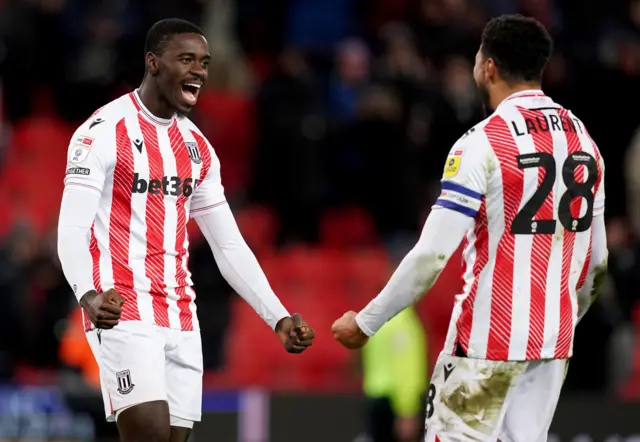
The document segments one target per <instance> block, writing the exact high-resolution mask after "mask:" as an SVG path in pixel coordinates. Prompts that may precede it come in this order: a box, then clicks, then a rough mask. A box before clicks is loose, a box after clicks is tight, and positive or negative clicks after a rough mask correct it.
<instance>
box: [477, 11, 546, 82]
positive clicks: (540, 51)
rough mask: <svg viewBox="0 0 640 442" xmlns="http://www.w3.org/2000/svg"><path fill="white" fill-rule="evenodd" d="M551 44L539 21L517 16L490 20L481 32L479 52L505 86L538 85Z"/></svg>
mask: <svg viewBox="0 0 640 442" xmlns="http://www.w3.org/2000/svg"><path fill="white" fill-rule="evenodd" d="M552 50H553V41H552V39H551V36H550V35H549V33H548V32H547V30H546V29H545V28H544V26H543V25H542V23H540V22H539V21H537V20H535V19H533V18H529V17H524V16H522V15H519V14H507V15H501V16H500V17H496V18H493V19H491V20H490V21H489V22H488V23H487V25H486V26H485V28H484V31H483V32H482V52H483V55H484V56H485V57H486V58H492V59H493V61H494V62H495V63H496V65H497V67H498V70H499V72H500V76H501V77H502V78H503V79H504V80H505V81H508V82H514V81H526V82H534V81H535V82H540V81H541V79H542V73H543V71H544V69H545V67H546V66H547V62H548V61H549V57H550V56H551V51H552Z"/></svg>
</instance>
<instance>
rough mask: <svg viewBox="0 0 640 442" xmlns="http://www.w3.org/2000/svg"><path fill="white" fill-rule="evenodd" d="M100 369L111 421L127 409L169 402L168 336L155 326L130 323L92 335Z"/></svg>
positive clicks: (97, 331) (90, 334)
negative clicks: (157, 402) (139, 405)
mask: <svg viewBox="0 0 640 442" xmlns="http://www.w3.org/2000/svg"><path fill="white" fill-rule="evenodd" d="M87 337H88V338H89V342H90V343H91V347H92V350H93V352H94V355H95V356H96V360H97V361H98V365H99V366H100V379H101V384H102V390H103V396H104V401H105V410H106V414H107V419H108V420H110V421H114V420H115V413H116V411H118V410H121V409H123V408H127V407H131V406H133V405H136V404H141V403H144V402H152V401H166V400H167V393H166V388H165V387H166V382H165V356H164V346H165V342H166V340H165V336H164V334H163V331H162V329H160V328H159V327H157V326H155V325H151V324H143V323H140V322H133V321H126V322H121V323H120V324H118V326H116V327H114V328H113V329H110V330H95V331H91V332H88V336H87Z"/></svg>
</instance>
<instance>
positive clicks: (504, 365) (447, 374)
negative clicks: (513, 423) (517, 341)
mask: <svg viewBox="0 0 640 442" xmlns="http://www.w3.org/2000/svg"><path fill="white" fill-rule="evenodd" d="M525 368H526V363H518V362H507V361H487V360H481V359H471V358H460V357H455V356H450V355H446V354H441V355H440V357H439V358H438V361H437V363H436V366H435V368H434V372H433V375H432V381H431V385H430V386H429V390H428V392H427V410H426V411H427V414H426V416H427V421H426V426H427V432H426V437H425V440H426V441H429V442H433V441H440V442H467V441H469V442H471V441H480V442H484V441H489V440H491V441H495V439H496V438H497V436H498V434H499V431H500V427H501V424H502V420H503V418H504V415H505V411H506V404H505V402H506V401H507V397H508V394H509V391H510V389H511V388H512V386H513V385H515V384H516V383H517V382H518V379H519V377H520V376H521V375H522V373H523V372H524V371H525Z"/></svg>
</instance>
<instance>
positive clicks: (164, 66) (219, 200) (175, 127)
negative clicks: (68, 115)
mask: <svg viewBox="0 0 640 442" xmlns="http://www.w3.org/2000/svg"><path fill="white" fill-rule="evenodd" d="M145 53H146V56H145V62H146V72H145V76H144V80H143V81H142V85H141V86H140V88H139V89H137V90H135V91H134V92H131V93H130V94H127V95H124V96H122V97H120V98H118V99H116V100H115V101H112V102H111V103H109V104H107V105H106V106H104V107H103V108H101V109H99V110H98V111H96V112H95V113H94V115H93V116H92V117H91V118H90V119H89V120H88V121H87V122H85V123H84V124H83V125H81V126H80V127H79V128H78V130H77V131H76V132H75V134H74V135H73V138H72V140H71V143H70V147H69V153H68V159H67V171H66V177H65V190H64V194H63V197H62V206H61V209H60V219H59V228H58V253H59V257H60V261H61V263H62V268H63V270H64V273H65V276H66V278H67V280H68V282H69V284H70V285H71V287H72V288H73V290H74V292H75V294H76V296H77V298H78V301H79V303H80V305H81V306H82V308H83V314H84V318H85V328H86V332H87V333H86V335H87V339H88V341H89V343H90V345H91V348H92V350H93V353H94V355H95V357H96V360H97V362H98V364H99V366H100V376H101V381H102V393H103V397H104V404H105V410H106V416H107V419H108V420H109V421H117V425H118V429H119V432H120V436H121V441H123V442H143V441H144V442H185V441H186V440H187V439H188V437H189V434H190V432H191V428H192V426H193V423H194V422H197V421H199V420H200V415H201V403H202V371H203V362H202V348H201V341H200V332H199V327H198V318H197V315H196V306H195V303H194V298H195V293H194V291H193V288H192V281H191V277H190V273H189V271H188V269H187V258H188V239H187V233H186V232H187V229H186V224H187V220H188V219H189V217H193V218H195V220H196V221H197V224H198V226H199V227H200V229H201V230H202V233H203V235H204V237H205V238H206V240H207V241H208V243H209V245H210V246H211V249H212V251H213V254H214V257H215V259H216V262H217V264H218V266H219V267H220V271H221V272H222V274H223V276H224V277H225V278H226V280H227V281H228V282H229V284H230V285H231V286H232V287H233V288H234V289H235V290H236V291H237V292H238V293H239V294H240V295H241V296H242V297H243V298H244V299H245V300H246V301H247V302H248V303H249V304H250V305H251V306H252V307H253V308H254V309H255V310H256V312H257V313H258V315H260V317H262V319H264V321H265V322H266V323H267V324H268V325H269V326H270V327H271V329H272V330H275V332H276V334H277V336H278V337H279V338H280V339H281V341H282V343H283V344H284V347H285V349H286V351H288V352H290V353H300V352H302V351H303V350H305V348H307V347H308V346H309V345H311V342H312V340H313V338H314V332H313V330H312V329H311V328H310V327H309V326H308V325H307V324H306V323H305V322H304V321H303V320H302V318H301V317H300V316H299V315H297V314H296V315H293V316H290V315H289V313H288V312H287V310H286V309H285V308H284V307H283V305H282V304H281V303H280V301H279V299H278V298H277V297H276V295H275V294H274V293H273V291H272V290H271V288H270V286H269V283H268V281H267V279H266V277H265V275H264V273H263V272H262V270H261V268H260V266H259V265H258V262H257V260H256V258H255V256H254V255H253V253H252V252H251V251H250V249H249V247H248V246H247V244H246V243H245V241H244V239H243V238H242V236H241V234H240V231H239V230H238V227H237V225H236V223H235V220H234V217H233V215H232V213H231V210H230V209H229V206H228V205H227V203H226V201H225V195H224V191H223V187H222V185H221V181H220V164H219V162H218V158H217V157H216V154H215V151H214V150H213V148H212V147H211V145H210V144H209V142H208V141H207V140H206V139H205V138H204V137H203V136H202V134H201V132H200V131H199V130H198V128H197V127H196V126H195V125H194V124H193V123H192V122H191V121H189V119H188V118H186V117H185V113H187V112H189V111H190V110H191V109H192V108H193V107H194V106H195V104H196V102H197V99H198V92H199V90H200V88H201V87H202V85H203V84H204V82H205V80H206V78H207V65H208V62H209V58H210V56H209V49H208V45H207V41H206V40H205V38H204V36H203V34H202V31H201V30H200V29H198V28H197V27H196V26H195V25H193V24H191V23H189V22H186V21H183V20H178V19H167V20H162V21H160V22H158V23H156V24H155V25H153V27H152V28H151V29H150V30H149V32H148V34H147V39H146V48H145ZM247 363H251V361H250V360H248V361H247Z"/></svg>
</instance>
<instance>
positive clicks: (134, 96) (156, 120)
mask: <svg viewBox="0 0 640 442" xmlns="http://www.w3.org/2000/svg"><path fill="white" fill-rule="evenodd" d="M129 96H130V97H131V101H133V105H134V106H135V107H136V109H138V112H140V113H141V114H142V115H143V116H144V117H145V118H146V119H147V120H149V121H150V122H151V123H153V124H157V125H160V126H168V125H170V124H171V123H172V122H173V120H174V118H175V116H174V117H172V118H160V117H156V116H155V115H153V114H152V113H151V112H150V111H149V109H147V107H146V106H145V105H144V103H143V102H142V99H141V98H140V93H139V92H138V89H136V90H134V91H133V92H131V93H130V94H129Z"/></svg>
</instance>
